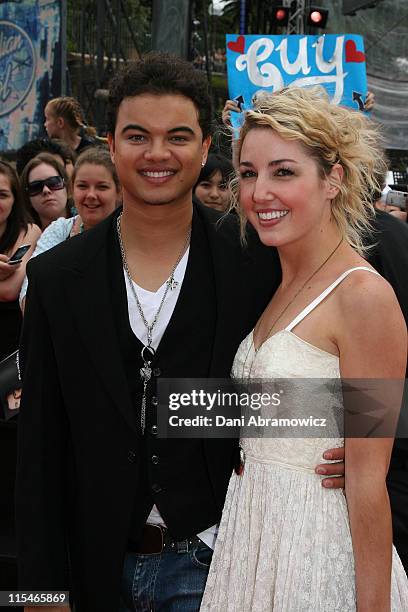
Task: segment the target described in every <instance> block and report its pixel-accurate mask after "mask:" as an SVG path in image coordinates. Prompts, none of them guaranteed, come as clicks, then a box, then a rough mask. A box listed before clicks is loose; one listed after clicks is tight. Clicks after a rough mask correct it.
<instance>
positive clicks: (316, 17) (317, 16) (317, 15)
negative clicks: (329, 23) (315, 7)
mask: <svg viewBox="0 0 408 612" xmlns="http://www.w3.org/2000/svg"><path fill="white" fill-rule="evenodd" d="M322 19H323V16H322V14H321V12H320V11H313V13H310V21H313V23H315V24H316V25H318V24H319V23H321V21H322Z"/></svg>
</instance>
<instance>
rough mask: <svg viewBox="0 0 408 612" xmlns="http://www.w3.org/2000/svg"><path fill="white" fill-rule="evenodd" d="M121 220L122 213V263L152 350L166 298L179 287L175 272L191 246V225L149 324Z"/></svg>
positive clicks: (118, 226)
mask: <svg viewBox="0 0 408 612" xmlns="http://www.w3.org/2000/svg"><path fill="white" fill-rule="evenodd" d="M121 219H122V213H120V215H119V216H118V219H117V222H116V227H117V231H118V238H119V246H120V253H121V256H122V263H123V267H124V269H125V272H126V276H127V278H128V280H129V285H130V288H131V291H132V294H133V297H134V298H135V302H136V305H137V309H138V311H139V314H140V317H141V319H142V321H143V324H144V326H145V328H146V330H147V345H146V346H147V348H149V349H150V348H151V346H152V342H153V335H152V334H153V329H154V327H155V325H156V323H157V321H158V319H159V316H160V313H161V310H162V308H163V304H164V302H165V301H166V297H167V294H168V292H169V289H171V290H173V289H174V288H175V287H177V284H178V283H177V282H176V281H175V280H174V272H175V271H176V268H177V266H178V265H179V263H180V261H181V260H182V258H183V255H184V253H185V252H186V249H187V247H188V245H189V242H190V239H191V225H190V227H189V229H188V232H187V236H186V239H185V241H184V244H183V248H182V249H181V251H180V253H179V256H178V257H177V261H176V263H175V264H174V266H173V268H172V270H171V272H170V276H169V278H168V280H167V281H166V289H165V291H164V293H163V297H162V299H161V302H160V304H159V307H158V309H157V310H156V314H155V315H154V317H153V320H152V322H151V323H150V324H149V323H148V321H147V319H146V316H145V314H144V312H143V308H142V305H141V303H140V300H139V297H138V295H137V293H136V289H135V287H134V284H133V281H132V277H131V274H130V270H129V265H128V262H127V259H126V251H125V247H124V246H123V240H122V231H121Z"/></svg>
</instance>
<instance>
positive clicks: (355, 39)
mask: <svg viewBox="0 0 408 612" xmlns="http://www.w3.org/2000/svg"><path fill="white" fill-rule="evenodd" d="M227 71H228V88H229V97H230V98H231V99H232V100H235V101H236V102H237V103H238V105H239V107H240V109H241V110H247V109H249V108H250V107H251V103H252V99H253V96H254V95H255V94H256V93H257V92H258V91H260V90H266V91H270V92H274V91H278V90H279V89H282V87H285V86H287V85H295V86H299V87H307V86H311V85H320V86H322V87H324V88H325V89H326V90H327V93H328V95H329V97H330V99H331V100H332V101H333V102H334V103H335V104H342V105H344V106H350V107H351V108H354V109H355V110H363V108H364V100H365V97H366V94H367V77H366V63H365V54H364V42H363V38H362V36H359V35H356V34H324V35H320V36H299V35H293V34H292V35H288V36H262V35H245V36H244V35H239V36H237V35H236V34H227ZM231 115H232V123H233V125H234V126H235V127H236V126H237V125H238V124H239V119H240V115H238V113H231Z"/></svg>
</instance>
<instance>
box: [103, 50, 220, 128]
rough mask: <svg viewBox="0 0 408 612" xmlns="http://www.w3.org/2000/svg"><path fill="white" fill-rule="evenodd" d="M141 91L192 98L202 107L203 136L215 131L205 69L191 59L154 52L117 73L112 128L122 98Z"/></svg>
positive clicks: (110, 106)
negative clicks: (188, 60) (199, 67)
mask: <svg viewBox="0 0 408 612" xmlns="http://www.w3.org/2000/svg"><path fill="white" fill-rule="evenodd" d="M141 94H153V95H166V94H179V95H182V96H185V97H186V98H189V99H190V100H191V101H192V102H193V103H194V105H195V107H196V108H197V111H198V122H199V124H200V127H201V131H202V133H203V138H206V137H207V136H209V135H210V134H211V118H212V104H211V98H210V95H209V92H208V82H207V78H206V75H205V73H203V72H200V71H198V70H196V69H195V68H194V66H193V65H192V64H190V63H189V62H187V61H185V60H183V59H181V58H180V57H177V56H176V55H171V54H169V53H159V52H151V53H148V54H147V55H144V56H143V57H142V58H141V59H140V60H137V61H135V62H129V63H128V64H127V65H126V67H125V68H124V69H123V70H122V71H121V72H119V74H117V75H116V76H115V77H113V79H112V81H111V83H110V86H109V100H108V109H107V113H108V116H107V124H108V132H109V133H111V134H114V133H115V127H116V119H117V115H118V109H119V106H120V104H121V102H122V101H123V100H124V99H125V98H132V97H134V96H139V95H141Z"/></svg>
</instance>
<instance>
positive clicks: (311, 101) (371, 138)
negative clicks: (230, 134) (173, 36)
mask: <svg viewBox="0 0 408 612" xmlns="http://www.w3.org/2000/svg"><path fill="white" fill-rule="evenodd" d="M257 128H271V129H272V130H274V131H275V132H276V133H277V134H279V136H281V137H282V138H284V139H287V140H296V141H298V142H299V143H301V144H302V145H303V147H304V148H305V149H306V151H307V152H308V153H309V154H310V155H311V156H312V157H313V158H314V159H315V161H316V163H317V167H318V170H319V176H320V178H321V179H324V178H326V177H327V176H328V175H329V173H330V171H331V169H332V167H333V166H334V165H335V164H340V165H341V166H342V168H343V179H342V181H341V183H337V186H338V187H339V193H338V194H337V196H336V197H335V198H334V199H333V200H332V201H331V210H332V215H333V218H334V220H335V222H336V223H337V225H338V227H339V230H340V233H341V235H342V236H343V238H344V240H346V241H347V242H348V243H349V244H350V245H351V246H352V247H353V248H355V249H356V250H357V252H358V253H360V254H363V253H364V251H365V250H366V248H365V247H364V246H363V240H362V237H363V235H364V234H365V233H367V232H368V231H370V228H371V226H370V221H371V219H372V218H373V216H374V207H373V201H372V200H373V194H374V193H375V192H378V190H381V185H380V184H379V179H378V177H379V176H383V175H384V173H385V172H386V171H387V165H386V161H385V157H384V154H383V150H382V146H381V137H380V134H379V131H378V128H377V127H376V126H375V125H374V123H373V121H372V120H370V119H367V118H366V117H365V116H364V115H363V114H362V113H361V112H357V111H352V110H350V109H347V108H344V107H341V106H336V105H335V104H332V103H331V102H330V101H329V98H328V96H327V94H326V92H325V90H324V89H323V88H322V87H308V88H303V87H287V88H285V89H282V90H280V91H278V92H277V93H274V94H270V93H266V92H265V93H263V92H262V93H261V94H259V95H258V96H257V98H256V100H255V102H254V107H253V110H251V111H248V112H247V113H246V115H245V120H244V124H243V126H242V128H241V130H240V134H239V139H238V142H237V143H236V146H235V150H234V162H235V164H234V165H235V167H236V168H238V166H239V160H240V156H241V150H242V145H243V142H244V140H245V137H246V135H247V134H248V132H250V131H251V130H253V129H257ZM231 188H232V204H231V208H232V209H235V210H237V212H238V214H239V216H240V220H241V236H242V238H243V239H244V240H245V238H244V237H245V225H246V218H245V215H244V212H243V210H242V208H241V206H240V204H239V178H238V177H236V178H235V179H233V181H232V184H231Z"/></svg>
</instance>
